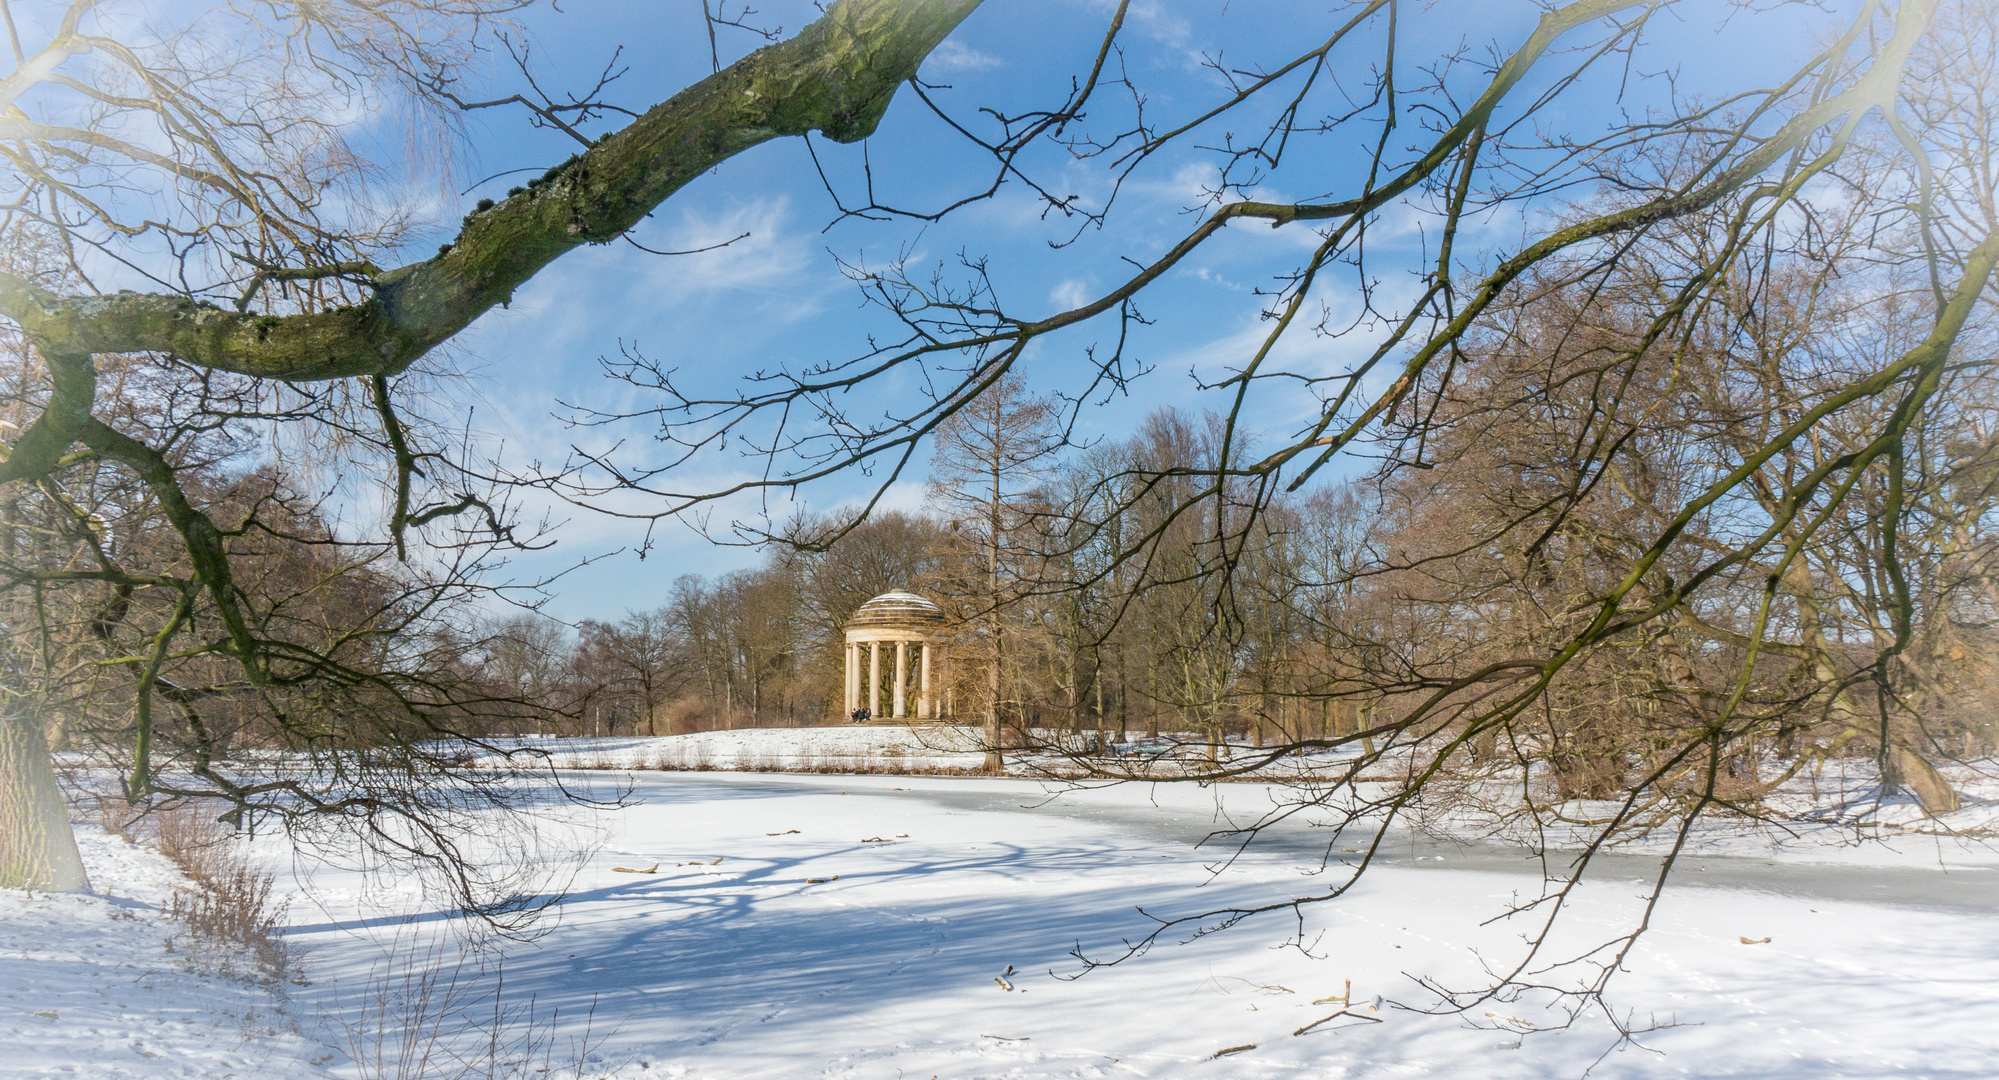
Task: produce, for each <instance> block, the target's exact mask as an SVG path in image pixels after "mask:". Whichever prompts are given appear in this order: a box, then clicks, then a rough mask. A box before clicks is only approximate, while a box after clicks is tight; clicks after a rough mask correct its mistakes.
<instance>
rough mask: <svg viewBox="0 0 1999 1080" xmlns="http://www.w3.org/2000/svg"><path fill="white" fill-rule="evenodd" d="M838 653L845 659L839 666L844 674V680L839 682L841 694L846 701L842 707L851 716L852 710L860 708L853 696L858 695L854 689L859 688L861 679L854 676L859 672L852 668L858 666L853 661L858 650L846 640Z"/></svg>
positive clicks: (856, 656)
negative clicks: (841, 689) (842, 648)
mask: <svg viewBox="0 0 1999 1080" xmlns="http://www.w3.org/2000/svg"><path fill="white" fill-rule="evenodd" d="M840 655H841V658H842V659H843V660H845V661H846V663H845V664H844V665H842V668H841V674H842V675H844V676H846V681H845V682H843V683H842V684H841V686H842V688H843V690H844V691H845V693H844V694H843V695H842V699H843V700H844V701H846V705H844V706H842V707H843V708H844V709H846V711H847V715H849V716H852V715H853V712H854V710H855V709H858V708H860V705H858V704H856V703H855V701H854V698H855V697H856V696H858V695H857V694H856V691H857V690H859V689H860V685H861V680H859V679H857V678H855V676H856V675H857V674H859V672H857V671H855V670H854V669H855V668H856V667H857V666H858V665H857V664H856V663H855V660H856V659H857V658H858V651H857V650H856V649H855V648H854V643H853V642H851V641H849V642H847V644H846V647H845V648H844V650H843V651H842V652H841V654H840Z"/></svg>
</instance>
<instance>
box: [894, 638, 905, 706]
mask: <svg viewBox="0 0 1999 1080" xmlns="http://www.w3.org/2000/svg"><path fill="white" fill-rule="evenodd" d="M908 686H909V642H907V641H898V642H896V643H895V717H894V718H895V719H897V720H901V719H904V718H906V717H907V716H908V715H909V711H908V709H907V708H906V707H905V701H906V700H907V697H906V693H907V688H908Z"/></svg>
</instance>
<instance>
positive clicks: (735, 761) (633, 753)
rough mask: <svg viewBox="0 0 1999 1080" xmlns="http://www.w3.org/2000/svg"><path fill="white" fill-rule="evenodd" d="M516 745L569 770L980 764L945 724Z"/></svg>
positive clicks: (960, 733)
mask: <svg viewBox="0 0 1999 1080" xmlns="http://www.w3.org/2000/svg"><path fill="white" fill-rule="evenodd" d="M520 745H521V746H523V747H527V748H531V749H534V750H538V751H541V752H544V753H546V754H547V755H548V761H549V763H550V764H552V765H554V766H556V767H558V768H568V769H695V770H706V769H723V770H750V771H770V772H858V773H865V772H874V771H883V772H887V771H896V770H906V771H911V772H971V771H974V770H976V769H978V768H979V767H980V766H981V765H983V764H984V763H985V755H984V754H982V753H980V752H979V749H978V746H977V744H976V742H975V741H974V737H973V736H972V735H971V734H970V733H968V732H967V731H966V729H964V728H960V727H957V726H955V725H948V724H936V725H923V726H917V727H898V726H874V725H867V724H855V725H849V726H845V727H811V728H744V729H742V730H738V731H700V732H695V733H693V734H689V735H660V736H645V735H631V736H623V737H608V736H607V737H598V738H576V739H539V740H537V739H524V740H521V742H520ZM489 760H490V759H489Z"/></svg>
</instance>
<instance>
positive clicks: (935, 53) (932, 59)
mask: <svg viewBox="0 0 1999 1080" xmlns="http://www.w3.org/2000/svg"><path fill="white" fill-rule="evenodd" d="M1005 65H1006V61H1004V60H1001V59H1000V58H999V57H997V56H993V55H991V54H990V53H983V52H980V51H979V50H977V49H974V48H972V47H971V46H969V45H966V44H965V43H964V42H962V41H959V40H958V39H956V38H945V39H944V44H942V45H939V46H937V47H936V48H935V49H932V50H930V55H929V57H928V58H926V59H925V60H924V61H923V70H924V71H925V72H928V73H932V74H937V73H942V72H950V71H990V70H992V69H993V68H996V67H1004V66H1005Z"/></svg>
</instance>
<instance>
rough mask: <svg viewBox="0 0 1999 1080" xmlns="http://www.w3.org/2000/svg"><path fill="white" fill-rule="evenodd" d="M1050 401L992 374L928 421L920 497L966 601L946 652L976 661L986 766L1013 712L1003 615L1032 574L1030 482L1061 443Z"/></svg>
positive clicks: (997, 759) (1009, 614)
mask: <svg viewBox="0 0 1999 1080" xmlns="http://www.w3.org/2000/svg"><path fill="white" fill-rule="evenodd" d="M1058 418H1059V413H1058V411H1057V407H1056V403H1055V402H1053V401H1051V400H1048V399H1046V398H1040V397H1036V396H1034V395H1033V394H1031V393H1029V392H1028V389H1027V384H1026V382H1025V381H1024V380H1022V379H1021V378H1020V377H1019V376H1017V375H1009V376H1007V377H1005V378H1002V379H1000V380H999V381H998V382H996V383H995V384H994V385H993V386H992V387H990V388H988V389H987V390H986V392H985V393H984V394H983V395H982V396H981V397H980V398H979V399H978V401H976V402H974V403H973V404H972V405H971V406H970V407H968V408H966V409H963V410H961V411H959V412H958V413H956V414H955V415H953V416H952V418H951V420H950V421H949V422H948V423H946V424H944V425H943V426H942V427H940V428H939V429H938V432H937V453H936V457H935V458H934V460H933V461H932V463H931V483H930V497H931V500H932V502H933V503H934V504H935V505H936V506H937V508H938V509H939V510H940V511H941V512H942V513H943V514H944V515H945V518H946V520H948V521H949V522H950V525H951V530H952V533H953V537H954V539H955V540H956V541H957V542H958V544H959V545H961V546H962V550H963V552H964V554H965V555H966V556H967V557H968V558H969V561H970V562H971V563H972V565H971V566H970V567H968V568H967V570H968V572H967V573H966V574H965V575H964V577H963V578H961V579H960V580H958V581H957V582H955V584H957V585H958V586H959V588H958V589H956V590H954V592H955V593H956V595H958V596H960V597H963V598H964V600H965V601H966V603H967V604H968V606H969V607H968V611H967V614H968V615H969V619H968V622H969V627H970V630H971V633H970V634H969V635H968V636H967V637H965V638H964V639H962V640H961V641H960V642H959V644H958V646H957V648H956V652H957V654H958V655H961V656H963V657H964V658H965V659H966V660H967V661H969V664H968V665H967V666H968V667H975V668H979V669H983V674H982V679H983V683H984V685H983V686H982V687H981V690H982V693H980V694H979V695H978V698H977V700H978V701H979V702H980V705H981V708H982V710H983V711H984V713H985V727H986V737H985V741H986V768H987V770H988V771H991V772H998V771H1000V768H1001V766H1002V762H1001V755H1000V744H1001V724H1002V721H1003V719H1004V718H1005V717H1006V715H1007V714H1008V713H1010V712H1013V713H1017V712H1018V710H1019V706H1020V700H1019V697H1018V695H1017V694H1010V693H1009V692H1008V691H1009V689H1010V687H1011V685H1012V683H1011V682H1010V680H1011V678H1012V671H1011V670H1010V667H1009V665H1010V664H1011V663H1012V656H1011V653H1012V651H1013V649H1014V646H1013V644H1012V643H1011V642H1010V641H1009V637H1010V636H1011V635H1010V631H1009V627H1008V622H1009V620H1011V619H1012V618H1014V611H1013V606H1014V604H1015V602H1016V601H1017V600H1018V599H1019V598H1020V597H1021V596H1022V595H1023V594H1024V593H1025V592H1027V591H1028V590H1029V589H1030V588H1031V587H1032V586H1031V582H1032V581H1033V580H1034V579H1035V577H1036V568H1035V567H1034V565H1033V562H1034V558H1035V556H1034V550H1035V549H1034V547H1033V545H1032V544H1031V543H1023V537H1024V534H1026V533H1027V532H1028V530H1029V529H1031V528H1032V526H1033V523H1034V522H1035V520H1036V519H1037V518H1038V517H1040V516H1041V515H1042V511H1043V507H1044V505H1045V496H1044V495H1043V493H1042V492H1041V491H1039V490H1038V488H1039V484H1038V483H1037V481H1038V480H1039V478H1040V477H1041V476H1042V475H1043V474H1045V473H1046V472H1047V471H1048V470H1049V469H1050V468H1051V467H1052V466H1053V464H1054V461H1053V455H1054V454H1055V452H1056V451H1057V450H1058V449H1060V447H1061V446H1062V438H1061V432H1060V429H1059V428H1058V427H1057V426H1056V424H1057V420H1058Z"/></svg>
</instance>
